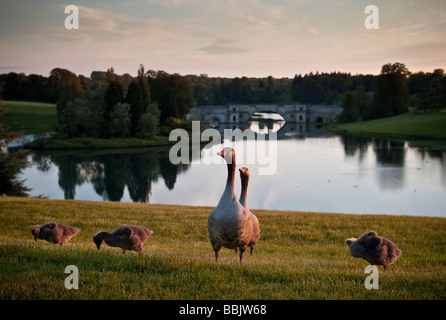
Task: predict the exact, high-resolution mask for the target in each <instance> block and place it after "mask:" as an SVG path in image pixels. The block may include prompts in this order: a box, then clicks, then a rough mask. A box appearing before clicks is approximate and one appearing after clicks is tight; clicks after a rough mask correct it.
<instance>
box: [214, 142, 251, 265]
mask: <svg viewBox="0 0 446 320" xmlns="http://www.w3.org/2000/svg"><path fill="white" fill-rule="evenodd" d="M217 154H218V155H220V156H221V157H223V158H224V159H225V160H226V163H227V167H228V178H227V180H226V187H225V190H224V191H223V194H222V196H221V198H220V201H219V202H218V204H217V206H216V207H215V208H214V209H213V210H212V211H211V213H210V214H209V218H208V231H209V239H210V241H211V244H212V248H213V249H214V252H215V261H217V259H218V252H219V251H220V249H221V247H225V248H229V249H236V248H238V249H239V250H240V264H241V263H242V259H243V253H244V252H245V250H246V248H247V247H248V245H249V242H250V241H251V236H252V223H251V215H250V214H249V211H248V210H247V209H246V208H245V207H243V206H242V205H241V204H240V201H239V200H238V197H237V194H236V192H235V187H234V177H235V160H236V158H235V151H234V149H232V148H224V149H223V150H222V151H221V152H219V153H217Z"/></svg>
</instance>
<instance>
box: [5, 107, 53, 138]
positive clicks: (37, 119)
mask: <svg viewBox="0 0 446 320" xmlns="http://www.w3.org/2000/svg"><path fill="white" fill-rule="evenodd" d="M0 109H4V110H5V111H6V112H5V114H4V115H3V116H2V117H1V118H0V122H1V123H3V125H4V126H5V127H10V128H11V131H14V132H20V131H21V132H23V133H24V134H43V133H46V132H54V131H55V130H56V127H57V119H56V105H55V104H51V103H42V102H29V101H0Z"/></svg>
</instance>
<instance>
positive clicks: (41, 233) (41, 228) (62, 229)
mask: <svg viewBox="0 0 446 320" xmlns="http://www.w3.org/2000/svg"><path fill="white" fill-rule="evenodd" d="M80 231H81V230H80V229H78V228H75V227H71V226H67V225H66V224H63V223H58V222H48V223H45V224H42V225H38V224H37V225H35V226H34V227H33V228H32V229H31V233H32V235H33V236H34V240H35V241H37V239H42V240H46V241H48V242H51V243H56V244H60V245H63V244H65V243H67V242H68V241H70V240H71V238H72V237H74V236H75V235H77V234H78V233H79V232H80Z"/></svg>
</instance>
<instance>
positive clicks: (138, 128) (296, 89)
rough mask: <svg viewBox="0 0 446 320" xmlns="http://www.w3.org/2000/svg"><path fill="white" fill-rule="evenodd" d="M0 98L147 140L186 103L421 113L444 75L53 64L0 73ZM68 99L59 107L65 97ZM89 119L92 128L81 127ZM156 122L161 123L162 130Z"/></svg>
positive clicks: (358, 115) (361, 115)
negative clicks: (239, 72)
mask: <svg viewBox="0 0 446 320" xmlns="http://www.w3.org/2000/svg"><path fill="white" fill-rule="evenodd" d="M0 95H1V98H3V99H5V100H29V101H40V102H52V103H58V116H59V123H60V126H61V128H62V131H64V132H65V133H67V134H68V136H70V135H79V133H83V134H84V135H89V136H97V135H99V136H104V137H111V136H124V137H126V136H142V137H146V136H149V137H150V136H151V135H153V133H154V132H156V131H157V130H158V131H160V129H161V131H164V132H168V131H169V129H172V125H173V124H177V121H176V120H175V119H184V116H185V115H186V114H187V113H188V112H189V111H190V109H191V108H192V107H193V106H194V105H196V106H211V105H225V104H228V103H240V104H252V103H257V104H258V103H265V104H267V103H303V104H325V105H333V104H334V105H340V106H342V107H343V108H344V112H343V114H342V115H341V117H340V118H339V120H340V121H341V122H353V121H361V120H366V119H375V118H382V117H388V116H393V115H398V114H401V113H404V112H407V111H408V108H409V106H410V107H414V108H416V109H418V110H422V111H424V112H426V111H432V110H439V109H441V108H443V107H445V101H446V76H445V74H444V70H443V69H436V70H434V71H433V72H427V73H424V72H417V73H411V72H410V71H409V70H408V69H407V68H406V66H405V65H404V64H402V63H393V64H390V63H388V64H385V65H383V67H382V69H381V73H380V74H379V75H370V74H368V75H362V74H356V75H352V74H350V73H342V72H331V73H319V72H316V73H309V74H305V75H301V74H296V75H295V76H294V78H293V79H290V78H274V77H272V76H268V77H264V78H248V77H235V78H221V77H209V76H207V75H206V74H201V75H199V76H197V75H187V76H181V75H179V74H168V73H166V72H164V71H153V70H149V71H144V67H143V66H140V69H139V70H138V76H136V77H132V76H130V75H129V74H123V75H117V74H114V71H113V68H111V69H109V70H108V71H106V72H105V71H104V72H102V71H93V72H92V73H91V75H90V77H85V76H83V75H79V76H76V75H75V74H73V73H71V72H70V71H68V70H65V69H60V68H55V69H53V70H52V71H51V72H50V76H49V77H43V76H40V75H36V74H30V75H28V76H26V75H25V74H23V73H19V74H17V73H14V72H11V73H8V74H2V75H0ZM76 99H78V100H77V102H76V103H75V104H74V106H72V107H71V108H70V107H69V108H68V109H67V110H66V108H67V104H68V102H69V101H74V100H76ZM82 99H83V100H82ZM118 104H120V105H118ZM117 105H118V106H117ZM86 106H88V108H86ZM116 106H117V107H116ZM74 107H75V108H74ZM115 107H116V110H113V109H114V108H115ZM87 109H88V110H87ZM59 110H60V112H59ZM74 110H77V113H81V115H78V116H77V118H81V119H82V121H80V122H81V123H80V124H79V123H78V124H76V123H73V122H75V119H76V116H75V113H76V112H75V111H74ZM62 111H63V112H62ZM98 113H99V115H98ZM86 114H88V115H86ZM62 115H65V116H66V117H67V119H65V120H64V119H63V118H62ZM112 115H114V117H115V118H114V119H112ZM68 118H69V119H68ZM99 118H100V120H101V127H100V129H99V130H98V126H97V123H98V119H99ZM84 120H86V121H84ZM114 120H116V121H114ZM89 123H91V124H92V126H90V127H88V124H89ZM93 124H95V125H93ZM76 125H78V126H80V127H76ZM158 125H159V126H158ZM85 126H87V128H86V127H85ZM163 126H167V127H168V128H167V129H165V130H162V129H163ZM174 126H175V125H174ZM76 132H77V133H76Z"/></svg>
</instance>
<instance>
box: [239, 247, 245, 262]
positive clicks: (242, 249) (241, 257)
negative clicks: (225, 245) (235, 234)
mask: <svg viewBox="0 0 446 320" xmlns="http://www.w3.org/2000/svg"><path fill="white" fill-rule="evenodd" d="M245 250H246V248H240V264H242V259H243V253H245Z"/></svg>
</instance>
